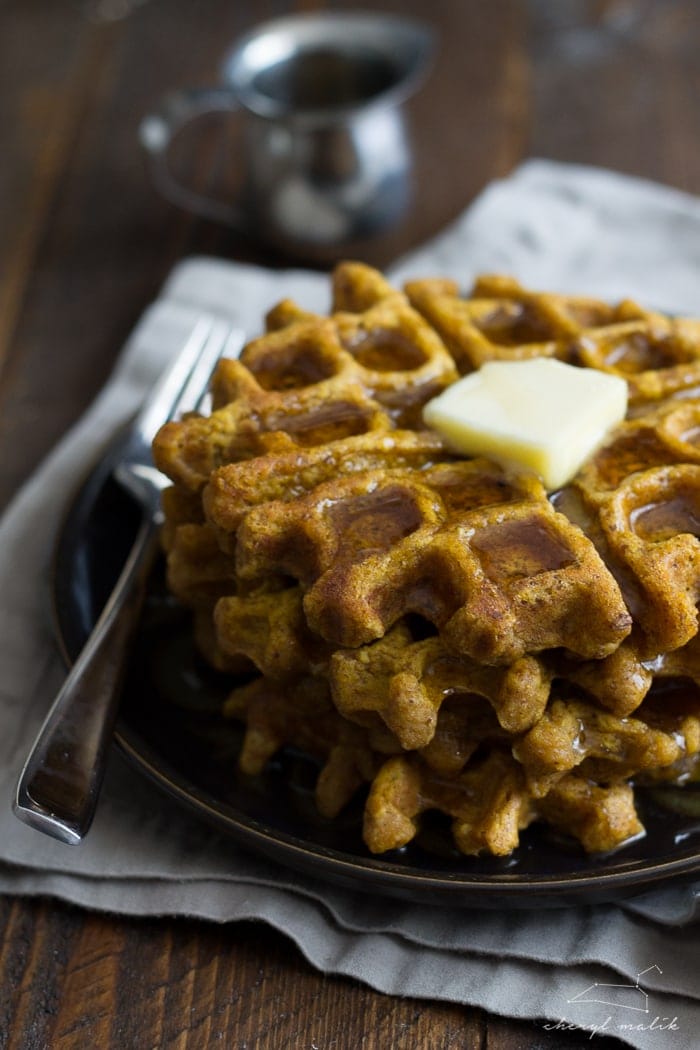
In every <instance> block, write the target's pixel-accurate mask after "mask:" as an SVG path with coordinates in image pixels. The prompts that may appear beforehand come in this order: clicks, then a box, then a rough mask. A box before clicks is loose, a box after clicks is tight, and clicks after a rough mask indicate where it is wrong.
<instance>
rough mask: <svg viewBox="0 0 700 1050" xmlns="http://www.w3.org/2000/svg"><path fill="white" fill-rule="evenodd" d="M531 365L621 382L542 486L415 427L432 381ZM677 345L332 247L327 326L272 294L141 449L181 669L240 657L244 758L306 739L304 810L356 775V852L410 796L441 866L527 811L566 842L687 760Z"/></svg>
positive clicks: (621, 308) (698, 380)
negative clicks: (442, 831) (433, 835)
mask: <svg viewBox="0 0 700 1050" xmlns="http://www.w3.org/2000/svg"><path fill="white" fill-rule="evenodd" d="M409 300H410V302H409ZM447 348H449V349H447ZM537 355H546V356H555V357H557V358H560V359H562V360H565V361H569V362H571V363H574V364H577V365H578V366H580V367H596V368H600V369H603V370H605V371H612V372H616V373H617V374H619V375H623V376H624V377H625V378H626V379H627V381H628V383H629V386H630V391H631V399H632V407H631V410H630V413H629V415H628V418H627V420H626V421H625V422H623V423H622V424H621V426H620V427H618V428H617V429H616V430H615V431H614V432H613V433H612V434H611V435H610V436H609V437H608V438H607V439H606V441H605V443H604V445H603V447H601V448H600V449H599V450H597V451H596V453H595V454H594V455H593V456H592V457H591V458H590V460H589V462H588V463H586V464H584V466H583V468H582V470H581V471H580V472H579V474H578V475H577V476H576V477H575V478H574V479H573V481H572V482H571V483H570V484H569V485H568V486H566V488H565V489H563V490H562V491H561V492H559V493H555V494H553V495H552V496H551V497H548V496H547V494H546V492H545V490H544V488H543V486H542V484H541V483H540V481H539V480H538V479H537V478H536V477H535V476H534V475H531V474H528V473H525V472H514V471H509V470H506V469H504V468H503V467H501V466H498V465H496V464H494V463H492V462H490V461H488V460H486V459H482V458H476V459H471V460H466V459H460V458H457V457H456V456H455V455H453V454H451V453H450V451H449V449H448V448H447V447H446V445H445V444H444V442H443V441H442V439H441V438H440V437H439V436H438V435H437V434H435V433H433V432H431V431H430V430H428V429H426V428H424V427H423V425H422V423H421V419H420V410H421V407H422V405H423V404H424V403H425V401H426V400H427V399H428V398H430V397H432V396H433V394H435V393H436V392H437V391H439V390H440V389H442V388H443V387H444V386H445V385H446V384H447V383H449V382H451V381H452V380H453V379H454V378H455V377H456V375H457V374H458V372H467V371H470V370H471V369H473V368H474V367H478V365H479V364H481V363H482V362H483V361H486V360H490V359H492V358H505V359H508V358H515V359H518V358H524V357H532V356H537ZM453 358H454V359H453ZM698 362H700V328H698V326H697V325H696V324H695V323H691V322H685V321H669V320H667V319H665V318H661V317H660V316H659V315H656V314H652V313H649V312H645V311H643V310H642V309H641V308H640V307H638V306H637V305H636V304H634V303H631V302H624V303H621V304H619V305H618V306H609V305H607V304H605V303H602V302H599V301H598V300H593V299H586V298H581V297H571V296H561V295H546V294H545V295H543V294H539V293H533V292H530V291H528V290H526V289H524V288H522V286H520V285H518V284H517V283H516V282H514V281H513V280H512V279H510V278H504V277H486V278H481V279H480V280H479V281H477V283H476V285H475V287H474V289H473V291H472V293H471V295H470V296H469V297H467V298H462V297H460V295H459V292H458V289H457V287H456V286H455V285H454V284H453V283H452V282H445V281H420V282H411V283H409V285H407V288H406V293H402V292H400V291H398V290H397V289H395V288H393V287H392V286H391V285H390V284H389V283H388V282H387V281H386V279H385V278H384V277H383V276H382V275H381V274H378V273H377V271H375V270H372V269H371V268H369V267H367V266H364V265H362V264H344V265H342V266H340V267H339V268H338V269H337V270H336V272H335V273H334V275H333V281H332V301H331V308H330V313H329V316H327V317H320V316H318V315H315V314H312V313H310V312H309V311H307V310H304V309H303V308H301V307H299V306H298V305H297V304H296V303H294V302H292V301H290V300H285V301H283V302H282V303H279V304H278V305H277V306H276V307H274V308H272V309H271V310H270V312H269V314H268V316H267V321H266V332H265V334H264V335H262V336H260V337H259V338H258V339H254V340H253V341H252V342H250V343H249V344H248V345H247V347H246V348H245V350H244V352H243V354H242V357H241V360H240V361H222V362H221V363H220V365H219V366H218V368H217V370H216V373H215V376H214V380H213V390H212V400H213V409H212V413H211V414H210V415H209V416H207V417H200V416H191V417H188V418H186V419H183V420H181V421H177V422H174V423H170V424H167V425H166V426H165V427H164V428H163V429H162V430H161V432H160V434H159V436H158V438H157V439H156V442H155V446H154V452H155V456H156V460H157V462H158V464H159V466H160V467H161V468H162V469H163V470H164V471H165V472H166V473H167V474H168V475H169V476H170V477H171V479H172V480H173V482H174V485H173V487H172V488H171V489H169V490H167V491H166V493H165V494H164V499H163V506H164V514H165V519H166V524H165V528H164V532H163V542H164V547H165V549H166V551H167V557H168V580H169V584H170V587H171V589H172V590H173V592H174V593H175V594H176V595H177V596H178V597H179V598H180V599H181V600H182V601H183V602H184V603H185V604H187V605H189V606H190V607H191V608H192V610H193V613H194V631H195V636H196V639H197V643H198V645H199V648H200V651H201V652H202V653H203V654H204V655H205V657H206V658H207V659H208V660H209V661H210V662H211V663H212V664H214V666H216V667H217V668H218V669H219V670H222V671H225V672H227V673H230V674H231V675H233V676H236V675H240V674H241V673H242V672H243V673H244V674H245V675H246V677H247V678H248V679H250V676H251V675H256V677H255V678H254V679H252V680H249V681H248V683H247V684H244V685H240V684H238V685H235V686H234V688H233V690H232V692H231V695H230V697H229V700H228V702H227V705H226V714H227V716H229V717H235V718H238V719H240V720H242V721H244V722H245V724H246V728H245V735H244V741H245V742H244V747H243V752H242V755H241V767H242V769H243V770H244V772H246V773H247V774H249V775H257V774H258V773H259V772H260V771H261V770H262V768H263V767H264V764H265V763H266V762H267V760H268V759H269V758H270V757H271V756H272V755H273V754H274V753H275V752H276V751H277V750H279V749H280V748H281V747H292V748H296V749H298V750H302V751H304V752H306V753H308V754H309V755H310V756H312V757H313V758H314V759H315V760H316V761H317V762H318V764H319V769H320V774H319V779H318V784H317V789H316V794H317V800H318V804H319V808H320V811H321V812H322V813H323V814H325V815H327V816H329V817H330V816H334V815H335V814H337V813H338V812H339V811H340V809H341V808H342V807H343V806H344V805H345V804H346V803H347V802H348V801H349V799H350V797H351V796H352V795H353V794H354V793H355V792H356V791H357V790H358V788H360V787H362V786H363V785H364V786H365V788H368V790H369V795H368V801H367V805H366V811H365V836H366V841H367V843H368V846H369V848H370V849H371V850H372V851H374V852H383V851H385V850H388V849H395V848H398V847H400V846H402V845H404V844H405V843H406V842H408V841H410V840H411V839H412V838H413V836H414V835H415V834H416V831H417V828H418V827H419V824H420V822H421V814H422V813H423V812H424V811H426V810H430V809H437V810H438V811H440V812H442V813H443V814H446V815H447V816H448V817H449V818H450V819H451V820H452V827H453V837H454V839H455V843H456V845H457V847H458V848H459V849H460V850H462V851H463V852H465V853H469V854H474V853H479V852H491V853H494V854H497V855H505V854H507V853H509V852H510V851H512V850H513V849H514V848H516V846H517V844H518V841H519V836H520V833H521V831H522V830H523V829H524V828H525V827H527V826H528V825H529V824H530V823H531V822H533V821H540V822H545V823H547V824H549V825H550V826H551V827H552V828H554V829H555V831H556V832H557V834H560V833H568V834H573V835H574V836H575V837H576V838H578V840H579V841H580V842H581V843H582V844H583V847H584V848H585V849H586V850H588V851H591V852H596V851H600V850H608V849H613V848H617V847H618V846H619V845H621V844H622V843H624V842H626V841H628V840H629V839H632V838H634V837H636V836H637V835H639V834H640V833H641V832H642V827H641V824H640V822H639V818H638V816H637V814H636V812H635V807H634V800H633V791H632V784H633V783H634V782H635V781H640V782H641V781H644V782H648V783H657V782H658V781H681V780H683V779H684V778H688V777H691V776H697V770H698V768H700V699H699V698H700V691H699V690H698V684H700V655H699V654H700V645H699V643H698V641H697V638H698V619H697V604H698V601H699V600H700V541H699V540H698V538H697V537H698V536H699V535H700V439H699V437H698V436H699V435H700V398H698V399H696V398H695V397H694V396H693V392H694V391H693V384H695V385H696V386H697V388H698V391H700V373H698V374H697V375H696V370H697V369H698ZM669 395H672V396H669ZM679 683H681V684H679ZM682 683H685V685H683V684H682Z"/></svg>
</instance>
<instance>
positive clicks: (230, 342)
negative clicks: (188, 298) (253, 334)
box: [170, 322, 240, 417]
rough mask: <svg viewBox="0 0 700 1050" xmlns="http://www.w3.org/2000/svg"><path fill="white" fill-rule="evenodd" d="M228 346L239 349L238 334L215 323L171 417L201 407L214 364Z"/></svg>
mask: <svg viewBox="0 0 700 1050" xmlns="http://www.w3.org/2000/svg"><path fill="white" fill-rule="evenodd" d="M230 346H235V347H236V348H239V347H240V336H239V335H238V333H232V332H231V329H230V328H229V326H228V325H225V324H223V323H219V322H215V324H214V325H213V327H212V330H211V332H210V334H209V338H208V339H207V340H206V342H205V344H204V346H203V347H202V352H201V353H200V355H199V357H198V359H197V360H196V362H195V364H194V367H193V368H192V371H191V372H190V376H189V378H188V379H187V381H186V382H185V385H184V387H183V389H182V393H181V394H180V397H179V399H178V400H177V402H176V403H175V404H174V405H173V408H172V411H171V413H170V415H171V417H173V416H175V415H177V414H180V413H182V412H192V411H195V410H197V409H199V408H200V407H201V405H202V402H203V401H204V399H205V397H206V396H207V394H208V392H209V381H210V379H211V376H212V372H213V371H214V369H215V367H216V363H217V361H218V360H219V358H221V357H223V356H224V355H225V354H226V351H227V349H228V348H229V347H230Z"/></svg>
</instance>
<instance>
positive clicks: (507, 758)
mask: <svg viewBox="0 0 700 1050" xmlns="http://www.w3.org/2000/svg"><path fill="white" fill-rule="evenodd" d="M429 810H437V811H439V812H441V813H444V814H446V815H447V816H449V817H451V818H452V835H453V838H454V842H455V845H456V846H457V848H458V849H459V850H460V852H461V853H465V854H468V855H469V854H479V853H492V854H494V855H495V856H507V855H508V854H509V853H512V852H513V850H514V849H516V847H517V846H518V844H519V841H520V832H521V831H522V830H523V829H524V828H526V827H528V826H529V825H530V824H531V823H532V822H533V821H534V820H538V819H544V820H546V822H547V823H548V824H550V825H551V826H552V827H554V828H555V829H556V830H558V831H561V832H563V833H565V834H566V835H573V836H574V837H575V838H577V839H579V841H580V842H581V844H582V845H583V847H584V849H586V850H587V851H588V852H591V853H596V852H605V851H608V850H612V849H615V848H616V847H618V846H620V845H621V844H622V843H625V842H628V841H630V839H633V838H636V837H637V836H638V835H640V834H641V833H642V832H643V830H644V829H643V827H642V825H641V824H640V822H639V818H638V816H637V813H636V810H635V807H634V796H633V793H632V789H631V788H630V786H629V785H628V784H615V785H611V786H609V787H602V786H598V785H596V784H593V783H591V782H590V781H589V780H587V779H585V778H583V777H577V776H574V775H569V776H567V777H565V778H563V779H562V780H560V781H559V782H558V783H557V784H556V785H554V786H553V787H552V789H551V790H550V792H549V793H548V794H547V796H546V797H545V798H543V799H539V800H537V801H536V800H535V799H533V797H532V795H531V794H530V791H529V790H528V787H527V784H526V782H525V777H524V775H523V771H522V768H521V767H520V766H519V764H518V763H517V762H516V761H515V760H514V759H513V757H512V756H511V755H509V754H508V753H507V752H506V751H501V750H500V749H494V750H493V751H491V752H490V753H489V754H488V755H487V756H486V757H485V758H483V759H482V760H480V761H477V762H475V763H474V764H473V765H471V766H469V767H468V768H467V769H466V770H465V771H464V772H463V773H461V774H459V776H456V777H453V778H451V779H447V778H445V777H444V776H442V775H436V774H435V773H434V772H432V771H431V770H430V768H429V767H427V766H426V765H425V763H423V762H421V760H420V759H419V758H418V757H417V756H413V755H411V756H395V757H392V758H389V759H388V760H387V761H386V762H385V763H384V765H383V766H382V767H381V769H380V770H379V772H378V773H377V775H376V776H375V778H374V780H373V782H372V787H371V789H370V793H369V797H368V799H367V805H366V807H365V821H364V838H365V842H366V843H367V846H368V847H369V849H370V850H371V851H372V852H373V853H384V852H386V851H387V850H392V849H398V848H400V847H402V846H405V845H406V844H407V843H409V842H410V841H411V840H412V839H413V838H414V837H415V835H416V834H417V832H418V830H419V820H420V816H421V814H423V813H425V812H426V811H429Z"/></svg>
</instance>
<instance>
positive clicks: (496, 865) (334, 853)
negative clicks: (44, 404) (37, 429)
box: [53, 443, 700, 907]
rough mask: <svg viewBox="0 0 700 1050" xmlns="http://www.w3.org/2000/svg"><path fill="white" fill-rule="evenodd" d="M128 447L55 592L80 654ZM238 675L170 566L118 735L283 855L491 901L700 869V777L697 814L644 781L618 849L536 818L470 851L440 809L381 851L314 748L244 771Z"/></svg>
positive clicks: (74, 534)
mask: <svg viewBox="0 0 700 1050" xmlns="http://www.w3.org/2000/svg"><path fill="white" fill-rule="evenodd" d="M118 451H119V445H118V443H116V444H115V446H114V447H113V449H112V451H111V452H110V454H108V455H107V457H106V458H105V459H103V460H102V461H101V462H100V463H99V464H98V465H97V466H96V467H95V469H94V470H93V471H92V473H91V474H90V475H89V477H88V478H87V479H86V481H85V482H84V483H83V485H82V486H81V488H80V489H79V491H78V493H77V495H76V497H75V500H74V502H73V504H72V507H71V509H70V512H69V514H68V516H67V518H66V520H65V522H64V525H63V528H62V530H61V534H60V538H59V542H58V546H57V550H56V559H55V572H54V576H53V600H54V608H55V613H56V625H57V635H58V640H59V644H60V646H61V648H62V650H63V652H64V654H65V656H66V659H67V660H68V661H70V660H72V659H74V658H75V656H76V654H77V653H78V652H79V650H80V648H81V647H82V645H83V643H84V642H85V639H86V637H87V635H88V633H89V631H90V629H91V627H92V625H93V624H94V622H95V619H96V617H97V615H99V611H100V609H101V607H102V604H103V603H104V601H105V599H106V597H107V595H108V593H109V591H110V589H111V586H112V584H113V582H114V580H115V579H116V577H117V574H118V572H119V569H120V567H121V565H122V563H123V561H124V558H125V556H126V552H127V550H128V547H129V543H130V540H131V538H132V536H133V535H134V532H135V528H136V524H137V520H138V515H137V512H136V510H135V508H134V506H133V505H132V504H131V502H130V500H129V498H128V497H127V496H126V495H124V494H123V493H122V491H121V490H120V489H119V488H118V487H117V486H116V485H115V484H114V482H113V481H112V480H111V479H110V468H111V464H112V462H113V461H114V458H115V456H117V455H118ZM226 685H227V683H226V680H225V679H224V678H223V677H222V676H219V675H217V674H215V673H213V672H212V671H211V670H209V669H208V668H207V667H206V666H205V665H203V664H202V663H201V661H200V660H199V659H198V657H197V655H196V653H195V652H194V650H193V647H192V644H191V641H190V637H189V631H188V622H187V615H186V614H185V613H183V611H182V610H181V609H179V608H178V607H177V605H176V604H175V603H174V602H173V601H172V600H170V599H169V598H168V596H167V594H166V592H165V589H164V586H163V582H162V567H159V568H157V569H156V571H155V572H154V575H153V578H152V581H151V587H150V593H149V598H148V601H147V605H146V609H145V612H144V616H143V621H142V624H141V628H140V631H139V634H138V637H137V640H136V645H135V648H134V652H133V657H132V659H131V662H130V666H129V669H128V672H127V677H126V684H125V688H124V693H123V698H122V706H121V712H120V717H119V720H118V725H117V743H118V744H119V746H120V747H121V748H122V750H123V751H124V752H125V753H126V755H127V756H128V757H129V758H130V759H131V760H132V762H133V763H134V764H135V765H136V766H137V767H138V768H139V769H140V770H141V771H142V772H143V773H145V774H146V775H148V776H149V777H151V778H152V779H153V780H155V782H156V783H157V784H159V785H160V786H161V787H162V788H164V789H165V790H166V791H167V792H169V793H170V794H171V795H173V796H175V798H176V799H178V800H180V801H181V802H182V803H184V804H186V805H188V806H189V807H190V808H192V809H194V810H195V811H196V812H198V813H199V814H200V815H201V816H202V817H204V818H207V819H208V820H210V821H212V822H213V823H214V824H215V825H216V826H217V828H218V829H219V830H220V831H224V832H227V833H229V834H230V835H232V836H233V837H234V838H235V839H236V840H238V841H239V843H240V844H241V845H243V846H246V847H248V848H249V849H251V850H254V851H256V852H259V853H262V854H265V855H266V856H267V857H270V858H273V859H274V860H276V861H279V862H280V863H282V864H286V865H288V866H290V867H293V868H297V869H301V870H304V871H307V872H309V873H311V874H313V875H315V876H317V877H320V878H324V879H330V880H332V881H333V882H336V883H338V884H341V885H345V886H352V887H354V888H356V889H361V890H366V891H370V892H374V893H382V894H390V895H392V896H401V897H406V898H411V899H414V900H420V901H423V902H430V903H443V904H451V905H458V904H459V905H478V906H480V907H504V906H510V907H514V906H515V907H529V906H532V905H533V904H535V903H537V904H540V905H542V904H544V905H565V904H572V903H582V902H584V901H586V902H593V901H604V900H613V899H615V898H620V897H622V896H630V895H632V894H634V893H638V892H641V891H642V890H647V889H649V888H651V887H653V886H655V885H658V884H661V883H666V882H668V881H670V880H679V879H684V878H689V877H691V876H692V874H693V873H698V872H700V785H699V786H698V787H696V788H685V789H684V792H683V794H682V801H683V803H684V804H685V809H686V811H687V812H686V814H685V815H683V814H682V813H679V812H675V811H674V810H673V809H671V808H669V806H668V801H667V800H666V801H664V802H663V803H662V802H661V801H660V799H659V797H658V795H657V796H655V797H652V795H649V794H647V795H644V794H643V793H640V795H639V808H640V812H641V816H642V819H643V822H644V824H645V826H646V828H647V834H646V836H645V837H644V838H642V839H640V840H638V841H636V842H634V843H632V844H630V845H628V846H627V847H625V848H624V849H621V850H619V851H617V852H616V853H614V854H609V855H606V856H594V857H591V856H586V855H585V854H583V853H582V852H581V851H580V849H578V848H577V847H576V846H575V845H574V844H573V843H569V842H566V841H563V840H561V839H555V838H553V837H552V836H551V834H547V833H546V832H545V831H544V829H542V828H540V827H537V826H533V827H532V828H530V829H528V831H527V832H525V833H524V834H523V841H522V845H521V846H520V847H519V848H518V850H517V851H516V852H515V853H514V854H513V855H512V856H511V857H509V858H507V859H496V858H468V857H463V856H461V855H460V854H458V853H456V852H455V851H454V849H453V848H452V847H451V846H450V844H449V836H448V835H447V834H446V831H447V828H446V826H445V825H444V824H443V823H442V822H441V821H440V820H435V821H432V822H428V823H427V824H426V826H425V827H424V830H423V832H422V834H421V836H420V839H419V840H418V841H416V842H414V843H412V844H411V845H410V846H408V847H406V848H404V849H403V850H401V851H399V852H396V853H393V854H390V855H385V856H383V857H382V858H381V859H378V858H376V857H372V856H371V855H370V854H369V853H368V852H367V850H366V849H365V847H364V845H363V843H362V838H361V833H360V831H361V812H362V801H363V800H362V799H361V798H359V799H357V803H356V805H355V806H354V807H353V808H351V809H350V810H349V811H348V812H346V813H345V814H344V815H343V816H342V817H341V818H340V819H339V820H336V821H333V822H329V821H326V820H323V819H322V818H320V817H319V816H318V815H317V813H316V812H315V808H314V804H313V784H314V780H315V774H316V768H315V767H314V765H313V763H312V762H311V761H310V760H309V759H308V758H306V757H305V756H303V755H300V754H296V753H293V752H285V753H283V754H281V755H280V756H279V757H278V759H277V760H276V761H274V762H273V763H272V764H271V766H270V768H269V769H268V771H267V772H266V774H265V775H264V776H261V777H258V778H246V777H244V776H242V775H240V774H239V773H237V771H236V755H237V751H238V748H239V746H240V731H239V730H238V729H237V728H236V727H235V726H234V725H232V724H231V723H229V722H225V721H223V720H222V719H221V718H220V717H219V715H218V708H219V704H220V702H221V699H222V697H223V696H224V694H225V691H226ZM693 810H694V812H695V813H696V814H698V815H696V816H693V815H692V812H693Z"/></svg>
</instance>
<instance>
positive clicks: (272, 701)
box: [224, 678, 393, 817]
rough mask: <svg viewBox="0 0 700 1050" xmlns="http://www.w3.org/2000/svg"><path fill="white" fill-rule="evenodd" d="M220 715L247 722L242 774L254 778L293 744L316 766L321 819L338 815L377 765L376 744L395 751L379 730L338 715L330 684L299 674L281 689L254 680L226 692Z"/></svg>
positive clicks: (377, 752)
mask: <svg viewBox="0 0 700 1050" xmlns="http://www.w3.org/2000/svg"><path fill="white" fill-rule="evenodd" d="M224 715H225V717H227V718H235V719H237V720H239V721H242V722H245V725H246V729H245V736H244V742H243V747H242V750H241V753H240V756H239V765H240V768H241V771H242V772H243V773H246V774H248V775H249V776H255V775H257V774H258V773H260V772H262V770H263V769H264V767H265V765H266V764H267V762H268V760H269V759H270V758H272V756H273V755H275V754H276V753H277V752H278V751H279V750H280V749H281V748H282V747H293V748H296V749H297V750H299V751H303V752H304V753H306V754H308V755H310V756H311V757H312V758H315V759H316V760H317V761H318V762H319V764H320V773H319V776H318V780H317V782H316V804H317V806H318V810H319V813H321V815H322V816H325V817H334V816H336V815H337V814H338V813H339V812H340V811H341V809H342V808H343V807H344V806H345V805H346V804H347V803H348V802H349V801H350V799H351V798H352V796H353V795H354V794H355V792H356V791H357V790H358V788H360V787H361V786H362V785H363V784H365V783H367V782H368V781H371V780H372V778H373V777H374V775H375V773H376V771H377V769H378V768H379V765H380V763H381V760H382V759H381V754H380V752H379V751H378V750H377V745H378V744H379V745H380V746H381V745H384V746H385V747H388V749H389V751H391V750H392V749H393V741H391V739H390V738H388V737H386V735H385V738H384V739H382V734H381V733H380V734H379V735H378V736H376V737H375V738H374V739H372V738H371V735H370V733H369V732H368V731H367V730H366V729H362V728H361V727H360V726H357V725H353V723H352V722H348V721H347V720H346V719H344V718H341V717H340V716H339V714H338V712H337V711H336V710H335V708H334V707H333V704H332V703H331V701H330V697H329V693H328V686H327V683H326V682H325V681H323V680H322V679H318V678H302V679H299V680H297V682H296V683H295V684H294V685H293V686H292V685H288V686H287V687H285V688H283V687H281V686H279V685H275V684H273V683H271V682H269V681H268V680H267V679H264V678H258V679H255V680H254V681H252V682H250V683H249V684H247V685H244V686H239V687H238V688H236V689H234V690H233V691H232V692H231V693H230V694H229V696H228V698H227V700H226V702H225V704H224Z"/></svg>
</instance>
